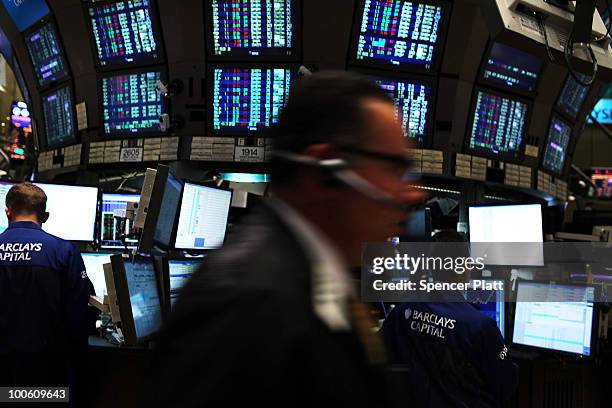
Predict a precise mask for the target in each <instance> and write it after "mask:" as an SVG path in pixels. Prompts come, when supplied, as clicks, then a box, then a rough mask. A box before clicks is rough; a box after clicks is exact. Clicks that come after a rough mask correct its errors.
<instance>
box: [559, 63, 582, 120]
mask: <svg viewBox="0 0 612 408" xmlns="http://www.w3.org/2000/svg"><path fill="white" fill-rule="evenodd" d="M576 75H577V76H578V78H580V80H581V81H584V82H586V81H587V80H588V79H589V78H588V76H586V75H583V74H580V73H578V72H576ZM588 95H589V87H588V86H584V85H581V84H579V83H578V81H576V80H575V79H574V77H573V76H571V75H568V76H567V80H566V81H565V85H564V86H563V90H562V91H561V95H560V96H559V100H558V101H557V108H559V109H560V110H561V112H563V113H565V114H566V115H567V116H569V118H570V119H573V120H577V119H578V114H580V111H581V110H582V108H583V107H584V103H585V102H586V98H587V96H588Z"/></svg>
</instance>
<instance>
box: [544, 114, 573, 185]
mask: <svg viewBox="0 0 612 408" xmlns="http://www.w3.org/2000/svg"><path fill="white" fill-rule="evenodd" d="M571 138H572V126H571V125H570V124H569V123H567V122H565V121H563V120H562V119H561V118H559V117H558V116H557V115H553V117H552V120H551V123H550V128H549V130H548V139H547V142H546V148H545V149H544V159H543V161H542V167H543V168H544V169H546V170H548V171H551V172H553V173H555V174H558V175H560V174H562V173H563V169H564V168H565V159H566V158H567V149H568V147H569V143H570V140H571Z"/></svg>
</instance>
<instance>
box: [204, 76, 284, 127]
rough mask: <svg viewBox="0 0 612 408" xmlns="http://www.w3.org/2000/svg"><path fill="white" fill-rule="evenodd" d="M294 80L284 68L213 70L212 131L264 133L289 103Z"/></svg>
mask: <svg viewBox="0 0 612 408" xmlns="http://www.w3.org/2000/svg"><path fill="white" fill-rule="evenodd" d="M291 81H292V76H291V71H290V70H289V69H285V68H214V69H213V100H212V104H211V105H212V130H213V132H214V133H217V134H245V133H246V134H248V133H252V134H257V133H261V132H263V131H265V129H266V128H268V127H269V126H270V125H272V124H273V123H275V122H276V121H277V120H278V115H279V114H280V111H281V109H282V108H283V107H284V106H285V104H286V103H287V101H288V99H289V92H290V89H291Z"/></svg>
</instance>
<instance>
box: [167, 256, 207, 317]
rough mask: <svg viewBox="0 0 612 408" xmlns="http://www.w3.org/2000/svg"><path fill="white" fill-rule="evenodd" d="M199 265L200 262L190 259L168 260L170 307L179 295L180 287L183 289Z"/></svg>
mask: <svg viewBox="0 0 612 408" xmlns="http://www.w3.org/2000/svg"><path fill="white" fill-rule="evenodd" d="M201 265H202V263H201V262H199V261H192V260H184V261H168V269H169V272H170V307H174V304H175V303H176V301H177V300H178V298H179V296H180V292H181V289H183V287H184V286H185V285H186V284H187V282H188V281H189V279H191V277H192V276H193V274H194V273H196V272H197V271H198V269H199V268H200V266H201Z"/></svg>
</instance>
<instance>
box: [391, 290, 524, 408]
mask: <svg viewBox="0 0 612 408" xmlns="http://www.w3.org/2000/svg"><path fill="white" fill-rule="evenodd" d="M458 296H460V295H458ZM381 332H382V334H383V336H384V338H385V342H386V344H387V347H388V349H389V351H390V353H391V356H392V361H393V362H394V363H396V364H399V365H401V366H404V367H405V368H406V369H407V370H408V377H409V378H410V382H411V386H412V387H413V388H414V394H415V395H414V397H415V402H416V404H415V405H414V406H416V407H420V406H422V407H469V408H474V407H499V406H501V404H502V403H503V401H505V400H507V399H510V397H511V396H512V394H513V393H514V391H515V389H516V386H517V384H518V368H517V366H516V365H515V364H514V363H513V362H512V360H511V358H510V356H509V353H508V349H507V347H506V345H505V344H504V340H503V338H502V336H501V333H500V332H499V329H498V328H497V324H496V323H495V321H494V320H493V319H491V318H489V317H488V316H485V315H483V314H481V313H480V312H479V311H478V310H476V309H475V308H474V307H473V306H472V305H470V304H469V303H467V302H439V303H404V304H400V305H398V306H397V307H395V308H394V309H393V310H392V311H391V313H390V314H389V316H388V317H387V319H386V320H385V322H384V324H383V327H382V330H381Z"/></svg>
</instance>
